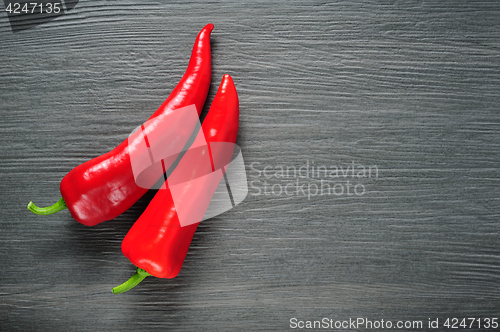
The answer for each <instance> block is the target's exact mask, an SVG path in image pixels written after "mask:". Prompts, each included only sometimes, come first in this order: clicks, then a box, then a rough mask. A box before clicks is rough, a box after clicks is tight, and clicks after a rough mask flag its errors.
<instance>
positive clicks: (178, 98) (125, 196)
mask: <svg viewBox="0 0 500 332" xmlns="http://www.w3.org/2000/svg"><path fill="white" fill-rule="evenodd" d="M213 28H214V26H213V24H208V25H206V26H205V27H204V28H203V29H202V30H201V32H200V33H199V34H198V37H197V38H196V41H195V44H194V47H193V51H192V54H191V58H190V60H189V65H188V67H187V70H186V73H185V74H184V76H183V77H182V79H181V80H180V82H179V84H177V86H176V87H175V88H174V90H173V91H172V93H171V94H170V95H169V96H168V98H167V99H166V100H165V101H164V102H163V104H162V105H161V106H160V107H159V108H158V110H157V111H156V112H155V113H153V115H152V116H151V117H150V118H149V120H151V119H154V118H156V117H158V116H163V117H167V121H168V118H169V117H170V118H175V113H176V112H175V110H177V109H179V108H182V107H186V106H189V105H193V104H194V105H195V107H196V110H197V112H198V116H199V115H200V113H201V110H202V109H203V105H204V104H205V100H206V98H207V94H208V89H209V87H210V81H211V76H212V69H211V52H210V33H211V32H212V30H213ZM147 123H148V122H146V124H145V125H143V126H142V128H143V130H146V131H148V130H149V131H152V130H154V129H153V128H152V127H149V128H145V127H147V126H148V125H147ZM172 127H173V125H172ZM169 129H170V130H171V131H179V130H180V129H179V128H175V127H173V128H169ZM186 130H187V129H186ZM186 130H184V133H183V134H184V136H182V137H180V136H179V137H178V142H177V143H178V144H182V145H184V144H186V143H187V141H188V139H189V134H188V137H185V136H186V135H185V134H186ZM193 130H194V127H193V128H191V133H192V131H193ZM129 148H130V147H129V141H128V140H125V141H124V142H122V143H121V144H120V145H118V146H117V147H116V148H115V149H113V150H112V151H110V152H108V153H106V154H104V155H101V156H99V157H97V158H94V159H92V160H89V161H87V162H85V163H83V164H81V165H79V166H77V167H75V168H74V169H73V170H71V171H70V172H69V173H68V174H67V175H66V176H65V177H64V178H63V179H62V181H61V185H60V190H61V194H62V198H61V199H60V200H59V201H58V202H57V203H55V204H54V205H52V206H50V207H47V208H39V207H37V206H36V205H35V204H33V202H30V203H29V205H28V209H29V210H30V211H32V212H34V213H36V214H43V215H45V214H52V213H55V212H58V211H61V210H63V209H65V208H68V209H69V211H70V212H71V215H72V216H73V218H75V220H76V221H78V222H80V223H82V224H84V225H87V226H94V225H97V224H99V223H101V222H103V221H106V220H111V219H113V218H116V217H117V216H119V215H120V214H122V213H123V212H125V211H126V210H127V209H129V208H130V207H131V206H132V205H133V204H134V203H135V202H137V201H138V200H139V198H141V197H142V196H143V195H144V194H145V193H146V192H147V191H148V189H146V188H142V187H140V186H138V185H137V183H136V179H135V178H134V174H133V171H132V167H131V161H130V155H129ZM164 167H165V169H168V168H169V167H170V165H164ZM156 180H157V179H156Z"/></svg>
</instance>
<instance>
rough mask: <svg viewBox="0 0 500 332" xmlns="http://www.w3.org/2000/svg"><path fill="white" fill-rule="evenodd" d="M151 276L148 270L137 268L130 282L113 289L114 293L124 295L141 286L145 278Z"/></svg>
mask: <svg viewBox="0 0 500 332" xmlns="http://www.w3.org/2000/svg"><path fill="white" fill-rule="evenodd" d="M150 275H151V274H149V273H148V272H147V271H146V270H143V269H140V268H137V272H136V273H135V274H134V275H133V276H132V277H131V278H130V279H129V280H127V281H125V282H124V283H123V284H121V285H120V286H116V287H113V290H112V292H113V294H120V293H124V292H126V291H128V290H130V289H132V288H134V287H135V286H137V285H139V283H140V282H141V281H143V280H144V278H146V277H147V276H150Z"/></svg>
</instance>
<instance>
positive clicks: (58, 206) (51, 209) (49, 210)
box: [28, 198, 68, 216]
mask: <svg viewBox="0 0 500 332" xmlns="http://www.w3.org/2000/svg"><path fill="white" fill-rule="evenodd" d="M67 208H68V207H67V206H66V203H65V202H64V199H63V198H61V199H60V200H59V201H57V203H55V204H54V205H51V206H48V207H44V208H41V207H38V206H36V205H35V203H33V202H30V203H29V204H28V210H30V211H31V212H33V213H35V214H39V215H42V216H46V215H48V214H54V213H56V212H59V211H62V210H64V209H67Z"/></svg>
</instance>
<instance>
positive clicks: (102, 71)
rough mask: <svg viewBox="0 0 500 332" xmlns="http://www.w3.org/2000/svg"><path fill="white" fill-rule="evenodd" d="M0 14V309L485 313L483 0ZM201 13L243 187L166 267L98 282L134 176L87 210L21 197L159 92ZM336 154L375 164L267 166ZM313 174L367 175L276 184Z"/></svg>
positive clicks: (104, 141)
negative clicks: (230, 110)
mask: <svg viewBox="0 0 500 332" xmlns="http://www.w3.org/2000/svg"><path fill="white" fill-rule="evenodd" d="M2 13H3V14H0V36H1V37H0V38H1V41H2V42H1V45H2V52H1V55H0V60H1V63H2V66H0V75H1V81H0V87H1V89H0V112H1V113H0V114H1V119H2V121H1V122H0V127H1V132H2V135H0V152H1V159H0V186H1V193H2V200H1V209H0V221H1V223H0V230H1V231H0V267H1V270H2V273H1V274H0V330H2V331H24V330H37V331H46V330H50V331H54V330H55V331H59V330H61V331H63V330H64V331H67V330H77V331H95V330H117V331H136V330H139V329H142V330H148V331H165V330H169V331H170V330H172V331H196V330H208V331H235V330H245V331H254V330H255V331H258V330H262V331H264V330H267V331H275V330H280V331H281V330H288V329H289V320H290V318H292V317H297V318H298V319H302V320H315V319H316V320H318V319H321V318H323V317H328V318H332V319H334V320H344V319H349V318H357V317H367V318H369V319H372V320H380V319H384V320H394V321H395V320H423V321H424V322H425V323H426V322H427V319H428V318H437V317H440V318H446V317H498V316H499V314H500V301H499V298H500V292H499V287H498V285H499V282H500V249H499V243H500V241H499V240H500V237H499V217H500V208H499V207H500V167H499V162H500V113H499V109H498V107H499V105H500V70H499V68H500V38H499V36H500V21H499V20H498V17H500V3H499V2H498V1H493V0H492V1H434V0H433V1H409V2H403V1H382V2H375V1H364V2H351V1H337V2H327V1H309V2H308V3H307V4H304V3H303V2H301V1H287V2H286V4H285V3H279V2H270V1H252V2H243V1H232V2H229V1H211V2H202V1H165V2H152V1H151V2H150V1H80V2H79V3H78V4H77V6H76V7H75V8H74V9H73V10H72V11H71V12H69V13H68V14H67V15H64V16H62V17H60V18H57V19H55V20H53V21H51V22H48V23H46V24H42V25H39V26H36V27H34V28H32V29H29V30H25V31H22V32H18V33H13V32H12V31H11V28H10V26H9V22H8V20H7V15H6V14H5V12H2ZM208 22H212V23H214V24H215V30H214V32H213V35H212V49H213V80H212V88H211V91H210V94H209V98H208V102H207V105H206V107H205V110H204V113H206V111H207V109H208V106H209V105H210V101H211V100H212V99H213V96H214V94H215V91H216V88H217V86H218V84H219V82H220V80H221V78H222V75H223V74H225V73H229V74H231V75H232V76H233V79H234V81H235V84H236V87H237V89H238V93H239V97H240V109H241V121H240V132H239V137H238V144H239V145H240V146H241V147H242V151H243V154H244V158H245V163H246V165H247V175H248V181H249V184H250V185H251V187H250V193H249V196H248V197H247V198H246V200H245V201H244V202H243V203H242V204H241V205H239V206H237V207H236V208H234V209H233V210H231V211H229V212H226V213H224V214H223V215H220V216H218V217H216V218H213V219H211V220H208V221H206V222H203V223H202V224H201V225H200V227H199V228H198V231H197V233H196V235H195V238H194V240H193V242H192V244H191V248H190V251H189V254H188V257H187V259H186V262H185V264H184V267H183V269H182V271H181V273H180V275H179V276H178V277H177V278H175V279H172V280H160V279H154V278H148V279H146V280H145V281H144V282H143V283H142V284H141V285H140V286H139V287H137V288H136V289H134V290H133V291H130V292H128V293H126V294H123V295H120V296H114V295H112V294H111V292H110V290H111V287H113V286H115V285H118V284H120V283H121V282H123V281H124V280H126V279H127V278H128V277H129V276H130V275H131V274H132V273H133V267H132V266H131V264H130V262H128V260H127V259H126V258H125V257H123V255H122V254H121V251H120V243H121V240H122V239H123V237H124V236H125V234H126V232H127V231H128V229H129V228H130V226H131V225H132V224H133V222H134V221H135V220H136V219H137V218H138V216H139V215H140V213H141V212H142V211H143V210H144V209H145V207H146V206H147V203H148V202H149V200H150V199H151V198H152V194H148V195H147V196H146V197H144V198H143V199H142V200H141V201H139V202H138V203H137V204H136V205H135V206H134V207H133V208H131V209H130V210H129V211H127V212H126V213H125V214H123V215H122V216H120V217H119V218H117V219H115V220H112V221H109V222H106V223H103V224H100V225H98V226H96V227H93V228H89V227H85V226H83V225H80V224H78V223H77V222H75V221H74V220H73V219H72V218H71V216H70V215H69V213H67V212H61V213H59V214H56V215H53V216H49V217H41V216H35V215H33V214H31V213H30V212H29V211H28V210H27V209H26V208H25V206H26V205H27V203H28V202H29V201H30V200H34V201H35V202H36V203H37V204H40V205H42V206H43V205H45V204H46V205H48V204H52V203H53V202H55V201H57V199H59V197H60V194H59V182H60V180H61V178H62V177H63V176H64V175H65V174H66V173H67V172H68V171H70V170H71V169H72V168H73V167H75V166H76V165H78V164H80V163H82V162H84V161H86V160H88V159H90V158H93V157H95V156H97V155H99V154H102V153H104V152H107V151H109V150H110V149H112V148H113V147H115V146H116V145H117V144H118V143H119V142H121V141H122V140H124V139H125V138H126V137H127V135H128V134H129V133H130V132H131V131H132V130H133V129H134V128H135V127H136V126H137V125H138V124H140V123H142V122H143V121H144V120H146V119H147V118H148V117H149V115H150V114H151V113H152V112H153V111H154V110H156V108H157V107H158V106H159V105H160V104H161V102H162V101H163V100H164V99H165V98H166V96H167V95H168V93H169V92H170V91H171V89H172V88H173V87H174V86H175V84H176V83H177V81H178V80H179V78H180V77H181V75H182V74H183V72H184V70H185V68H186V66H187V61H188V57H189V54H190V50H191V48H192V44H193V41H194V39H195V37H196V34H197V32H198V31H199V30H200V29H201V27H203V26H204V25H205V24H206V23H208ZM353 162H354V163H355V165H364V166H377V168H378V171H379V172H378V177H371V178H357V177H356V178H349V177H348V178H342V177H339V178H330V177H328V178H325V177H323V178H318V177H316V178H312V177H311V176H310V177H309V178H299V177H290V178H280V177H277V176H276V174H275V172H274V171H273V172H270V170H279V169H280V167H284V168H286V167H292V166H293V167H295V168H297V169H298V168H300V167H303V166H304V165H307V164H308V163H309V165H310V166H312V165H313V163H314V166H320V165H325V166H328V167H329V168H332V167H340V166H342V167H347V166H348V165H352V163H353ZM266 167H267V170H268V172H267V173H266V174H263V173H262V171H263V170H264V168H266ZM265 175H270V177H269V178H266V177H265ZM271 175H272V176H271ZM322 179H323V180H330V181H331V182H330V184H331V185H334V184H335V183H340V184H345V182H346V181H347V180H351V181H352V183H355V184H358V183H359V184H362V185H363V186H364V188H365V190H366V192H365V194H364V195H360V196H358V195H347V194H346V193H345V194H343V195H332V194H331V195H326V194H324V195H316V196H313V197H310V198H308V197H305V196H304V195H303V194H302V192H301V191H298V193H297V192H294V193H293V194H291V195H286V194H285V193H282V194H281V195H278V194H277V193H278V189H280V188H284V187H285V186H286V185H287V184H290V183H292V184H294V183H296V181H299V185H301V186H306V188H308V187H309V186H312V188H314V185H321V183H322V182H321V180H322ZM273 186H274V187H273ZM270 188H271V189H270ZM273 188H274V194H273V192H272V189H273ZM290 188H292V187H290ZM294 188H295V187H294ZM264 190H268V193H269V190H271V192H270V194H268V195H265V193H264ZM259 191H260V194H259ZM499 318H500V317H499Z"/></svg>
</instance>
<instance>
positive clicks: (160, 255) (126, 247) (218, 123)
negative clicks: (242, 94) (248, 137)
mask: <svg viewBox="0 0 500 332" xmlns="http://www.w3.org/2000/svg"><path fill="white" fill-rule="evenodd" d="M238 123H239V103H238V95H237V93H236V88H235V87H234V83H233V80H232V78H231V76H229V75H224V78H223V80H222V83H221V85H220V86H219V89H218V91H217V94H216V95H215V98H214V100H213V102H212V105H211V107H210V110H209V112H208V114H207V116H206V118H205V120H204V121H203V124H202V132H203V134H204V136H205V139H206V143H207V144H206V145H204V146H202V147H199V148H197V149H196V150H195V152H194V153H192V154H190V155H188V153H186V155H184V157H183V158H182V159H181V161H180V162H179V165H178V166H177V167H176V169H175V170H174V172H173V173H172V174H171V176H170V177H169V179H168V181H167V184H170V182H169V181H170V178H171V177H175V176H176V173H177V172H184V174H189V177H190V178H191V179H195V178H198V179H199V178H200V176H204V175H205V174H207V169H206V168H207V167H206V166H204V165H203V163H202V162H200V161H202V159H203V158H204V157H205V156H209V157H210V163H209V164H208V165H209V166H208V167H209V168H210V169H209V170H208V171H209V172H212V171H215V170H217V169H219V171H220V172H221V174H223V172H224V171H223V170H224V168H223V167H221V165H222V166H223V165H227V164H229V161H230V159H231V155H232V153H233V149H234V144H229V146H232V148H230V149H224V151H222V150H220V149H218V150H215V149H214V148H213V146H214V144H213V143H215V142H226V143H235V142H236V136H237V133H238ZM195 143H196V142H195ZM193 145H194V144H193ZM188 152H189V151H188ZM214 173H215V172H214ZM214 173H212V174H214ZM183 176H184V175H181V177H183ZM221 176H222V175H221ZM182 185H183V186H184V187H182V190H181V193H180V195H178V196H177V197H176V200H175V204H174V199H173V198H172V194H171V188H169V187H168V185H167V186H165V187H164V189H161V190H159V191H158V192H157V193H156V195H155V197H154V198H153V200H152V201H151V202H150V204H149V205H148V207H147V208H146V210H145V211H144V212H143V214H142V215H141V216H140V217H139V219H138V220H137V221H136V222H135V223H134V225H133V226H132V228H131V229H130V230H129V232H128V233H127V235H126V236H125V238H124V239H123V242H122V252H123V254H124V255H125V257H127V258H128V259H129V260H130V261H131V262H132V264H134V265H136V266H137V273H136V274H135V275H134V276H133V277H132V278H131V279H129V280H128V281H127V282H125V283H124V284H122V285H120V286H118V287H115V288H113V293H115V294H117V293H123V292H125V291H127V290H129V289H130V288H132V287H134V286H136V285H137V284H138V283H139V282H141V281H142V279H144V278H145V277H146V276H148V275H152V276H155V277H158V278H167V279H171V278H174V277H175V276H177V274H178V273H179V271H180V270H181V267H182V264H183V262H184V259H185V258H186V255H187V252H188V249H189V245H190V243H191V240H192V238H193V235H194V233H195V231H196V228H197V227H198V225H199V224H200V221H201V218H199V219H198V222H195V223H193V224H190V225H187V226H182V225H181V222H180V221H179V219H180V218H179V215H178V211H177V209H176V206H177V207H178V206H179V205H178V203H179V202H181V203H186V204H187V206H188V207H189V206H191V207H193V209H192V210H191V211H194V210H196V208H199V206H196V204H199V201H198V200H196V197H203V198H204V199H203V200H204V201H205V202H206V201H210V199H211V198H212V196H213V194H214V192H215V189H216V187H217V184H216V185H215V186H214V185H213V183H212V184H209V185H208V186H204V187H203V185H202V187H201V188H200V187H195V188H193V186H192V185H191V184H190V183H189V182H185V183H183V184H182ZM191 211H190V212H191ZM202 216H203V215H202Z"/></svg>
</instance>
